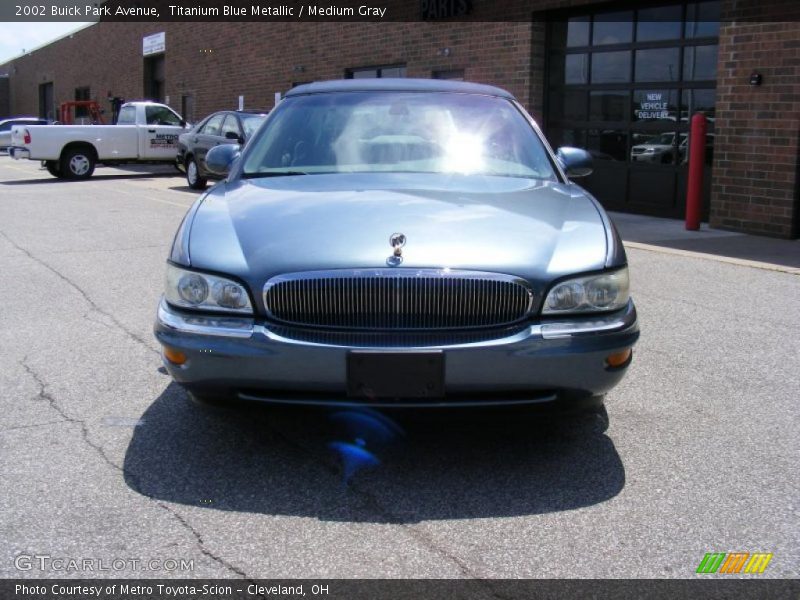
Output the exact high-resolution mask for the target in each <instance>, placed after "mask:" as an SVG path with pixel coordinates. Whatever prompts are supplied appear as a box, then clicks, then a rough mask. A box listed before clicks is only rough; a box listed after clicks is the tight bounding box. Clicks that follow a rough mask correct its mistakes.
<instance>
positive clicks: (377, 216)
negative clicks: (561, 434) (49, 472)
mask: <svg viewBox="0 0 800 600" xmlns="http://www.w3.org/2000/svg"><path fill="white" fill-rule="evenodd" d="M205 160H206V165H207V168H208V169H209V170H210V171H212V172H215V173H216V174H218V175H220V176H225V177H226V178H225V179H224V180H223V181H222V182H220V183H219V184H217V185H216V186H214V187H213V188H212V189H211V190H209V191H208V192H207V193H205V194H204V195H202V196H201V197H200V198H198V200H197V201H196V202H195V203H194V205H193V206H192V207H191V208H190V209H189V211H188V212H187V214H186V216H185V217H184V219H183V222H182V224H181V225H180V227H179V229H178V231H177V234H176V236H175V239H174V243H173V246H172V250H171V252H170V254H169V259H168V261H167V269H166V271H167V273H166V288H165V292H164V295H163V297H162V299H161V301H160V303H159V306H158V311H157V318H156V323H155V335H156V338H157V339H158V341H159V342H160V344H161V346H162V348H163V357H164V364H165V366H166V368H167V370H168V371H169V373H170V374H171V376H172V377H173V379H174V380H175V381H177V382H179V383H180V384H182V385H184V386H185V387H186V388H187V389H188V390H189V392H190V394H191V395H193V396H194V397H195V398H197V399H198V400H201V401H212V402H226V401H227V400H228V399H230V398H238V399H244V400H256V401H264V402H273V403H299V404H312V405H324V406H334V405H337V404H339V405H348V406H350V405H352V404H353V403H358V404H360V405H367V406H391V407H445V406H446V407H454V406H489V405H492V406H494V405H511V404H513V405H516V404H528V403H531V404H536V403H539V404H549V405H550V406H559V405H560V406H566V407H576V406H584V407H585V406H595V407H596V406H598V405H599V404H600V403H601V402H602V397H603V395H604V394H605V393H606V392H607V391H608V390H610V389H611V388H612V387H614V386H615V385H616V384H617V383H618V382H619V381H620V380H621V379H622V377H623V375H624V373H625V372H626V369H627V367H628V365H629V364H630V363H631V360H632V347H633V345H634V343H635V342H636V340H637V339H638V337H639V328H638V324H637V317H636V310H635V308H634V304H633V301H632V300H631V299H630V297H629V291H628V266H627V259H626V256H625V250H624V248H623V246H622V243H621V241H620V238H619V236H618V234H617V232H616V230H615V228H614V226H613V225H612V223H611V221H610V220H609V218H608V216H607V215H606V213H605V212H604V210H603V208H602V207H601V206H600V204H599V203H598V201H597V200H596V199H595V198H593V197H592V196H591V195H590V194H589V193H587V192H586V191H585V190H584V189H582V188H581V187H579V186H578V185H577V184H575V183H572V182H571V181H570V179H569V177H578V176H582V175H587V174H588V173H590V172H591V157H590V156H589V155H588V153H587V152H585V151H583V150H580V149H576V148H561V149H559V151H558V153H553V151H552V150H551V149H550V147H549V146H548V145H547V142H546V141H545V140H544V137H543V136H542V134H541V132H540V130H539V128H538V126H537V125H536V124H535V123H534V121H533V120H532V119H531V117H530V116H528V114H527V113H526V112H525V111H524V109H523V108H522V106H521V105H520V104H519V103H518V102H517V101H516V100H515V99H514V97H513V96H511V94H509V93H508V92H506V91H504V90H501V89H498V88H495V87H490V86H485V85H478V84H471V83H464V82H454V81H438V80H414V79H375V80H366V79H360V80H347V81H333V82H319V83H312V84H307V85H303V86H299V87H297V88H294V89H292V90H291V91H290V92H288V93H287V94H286V96H285V99H284V100H282V101H281V103H280V104H278V106H277V107H276V108H275V109H274V110H273V111H272V113H271V114H270V116H269V117H268V118H267V120H266V122H265V123H264V124H263V126H262V127H261V128H260V129H259V130H258V132H257V133H256V134H255V135H254V136H253V138H252V139H251V140H250V142H249V143H248V144H247V146H246V147H245V148H244V150H243V151H242V150H240V148H239V147H238V146H236V145H232V144H224V145H220V146H217V147H215V148H212V149H211V150H210V151H209V152H208V154H207V155H206V159H205Z"/></svg>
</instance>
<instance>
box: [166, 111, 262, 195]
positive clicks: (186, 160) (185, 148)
mask: <svg viewBox="0 0 800 600" xmlns="http://www.w3.org/2000/svg"><path fill="white" fill-rule="evenodd" d="M266 117H267V113H266V112H264V111H251V110H247V111H239V110H223V111H220V112H215V113H213V114H211V115H209V116H208V117H206V118H205V119H203V120H202V121H201V122H200V123H198V124H197V125H196V126H195V127H193V128H192V130H191V131H188V132H186V133H184V134H182V135H180V136H178V156H177V158H176V164H177V166H178V168H179V169H180V170H182V171H184V172H185V173H186V183H188V184H189V187H190V188H192V189H193V190H202V189H205V187H206V185H207V184H208V179H209V178H216V177H215V175H214V174H213V173H211V172H209V170H208V169H207V168H206V163H205V158H206V152H208V151H209V150H211V148H213V147H214V146H219V145H220V144H239V145H244V144H245V143H246V142H247V140H249V139H250V136H252V135H253V133H254V132H255V131H256V130H257V129H258V127H259V125H261V123H263V122H264V119H266Z"/></svg>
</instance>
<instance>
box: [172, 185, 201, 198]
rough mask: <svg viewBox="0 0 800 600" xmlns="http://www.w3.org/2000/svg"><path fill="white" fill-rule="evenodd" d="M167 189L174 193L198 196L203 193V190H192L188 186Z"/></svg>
mask: <svg viewBox="0 0 800 600" xmlns="http://www.w3.org/2000/svg"><path fill="white" fill-rule="evenodd" d="M169 189H171V190H173V191H176V192H186V193H187V194H195V195H196V196H199V195H200V194H202V193H203V191H204V190H193V189H192V188H190V187H189V186H188V185H171V186H169Z"/></svg>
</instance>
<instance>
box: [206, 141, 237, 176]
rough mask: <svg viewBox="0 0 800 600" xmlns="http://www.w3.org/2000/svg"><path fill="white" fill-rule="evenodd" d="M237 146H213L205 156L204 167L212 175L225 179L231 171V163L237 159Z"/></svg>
mask: <svg viewBox="0 0 800 600" xmlns="http://www.w3.org/2000/svg"><path fill="white" fill-rule="evenodd" d="M239 155H240V150H239V145H238V144H221V145H219V146H214V147H213V148H212V149H211V150H209V151H208V153H207V154H206V167H207V168H208V170H209V171H211V172H212V173H213V174H214V175H217V176H219V177H225V176H226V175H227V174H228V173H229V172H230V170H231V165H232V164H233V162H234V161H235V160H236V159H237V158H239Z"/></svg>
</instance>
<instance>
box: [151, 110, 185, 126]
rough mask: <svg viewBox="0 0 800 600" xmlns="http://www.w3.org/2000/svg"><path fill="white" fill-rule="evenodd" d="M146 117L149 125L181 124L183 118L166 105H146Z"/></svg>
mask: <svg viewBox="0 0 800 600" xmlns="http://www.w3.org/2000/svg"><path fill="white" fill-rule="evenodd" d="M144 115H145V119H147V124H148V125H177V126H180V124H181V120H180V117H178V115H176V114H175V113H174V112H172V111H171V110H170V109H168V108H167V107H166V106H146V107H145V109H144Z"/></svg>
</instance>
